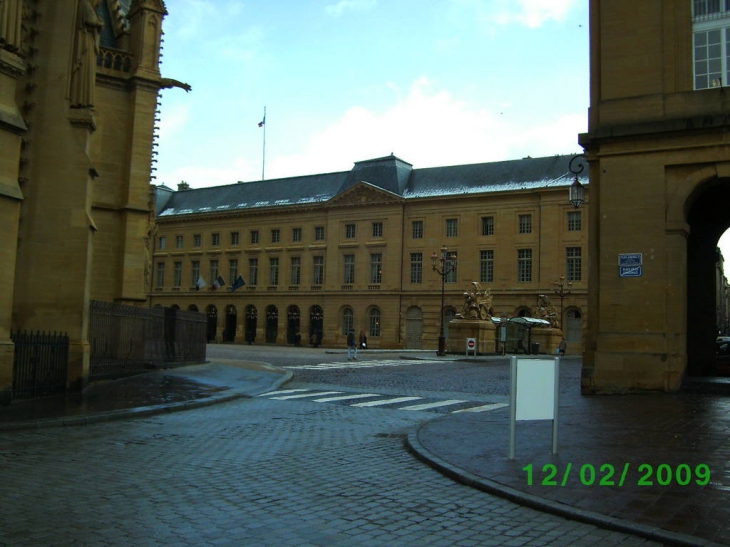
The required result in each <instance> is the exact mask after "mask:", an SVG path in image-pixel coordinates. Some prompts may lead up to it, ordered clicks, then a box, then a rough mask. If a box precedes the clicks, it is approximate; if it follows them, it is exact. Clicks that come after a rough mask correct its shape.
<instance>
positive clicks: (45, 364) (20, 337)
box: [10, 331, 68, 399]
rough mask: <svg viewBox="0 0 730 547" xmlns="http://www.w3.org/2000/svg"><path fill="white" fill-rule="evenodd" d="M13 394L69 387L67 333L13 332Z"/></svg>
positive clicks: (36, 393)
mask: <svg viewBox="0 0 730 547" xmlns="http://www.w3.org/2000/svg"><path fill="white" fill-rule="evenodd" d="M10 339H11V340H12V341H13V342H14V343H15V351H14V355H13V398H14V399H28V398H31V397H40V396H42V395H52V394H54V393H62V392H64V391H66V381H67V377H68V336H67V335H66V334H61V333H55V332H54V333H52V334H51V333H45V332H36V333H33V332H25V331H24V332H15V333H13V332H11V333H10Z"/></svg>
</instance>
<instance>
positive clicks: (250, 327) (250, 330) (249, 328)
mask: <svg viewBox="0 0 730 547" xmlns="http://www.w3.org/2000/svg"><path fill="white" fill-rule="evenodd" d="M257 320H258V311H257V310H256V306H254V305H253V304H249V305H248V306H246V326H245V331H246V333H245V338H246V343H247V344H249V345H250V344H253V343H254V342H255V341H256V322H257Z"/></svg>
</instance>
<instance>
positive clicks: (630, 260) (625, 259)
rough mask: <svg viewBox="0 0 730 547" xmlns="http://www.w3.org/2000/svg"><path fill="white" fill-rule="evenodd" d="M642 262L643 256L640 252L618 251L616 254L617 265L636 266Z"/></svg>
mask: <svg viewBox="0 0 730 547" xmlns="http://www.w3.org/2000/svg"><path fill="white" fill-rule="evenodd" d="M642 264H644V256H643V254H642V253H620V254H619V255H618V265H619V266H625V267H636V266H641V265H642Z"/></svg>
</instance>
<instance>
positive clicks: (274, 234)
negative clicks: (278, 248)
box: [271, 228, 281, 243]
mask: <svg viewBox="0 0 730 547" xmlns="http://www.w3.org/2000/svg"><path fill="white" fill-rule="evenodd" d="M280 241H281V230H279V228H274V229H273V230H271V243H279V242H280Z"/></svg>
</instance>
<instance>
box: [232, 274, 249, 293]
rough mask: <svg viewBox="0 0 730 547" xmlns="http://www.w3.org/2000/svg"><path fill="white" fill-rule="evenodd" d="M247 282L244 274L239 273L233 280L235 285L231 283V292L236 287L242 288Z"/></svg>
mask: <svg viewBox="0 0 730 547" xmlns="http://www.w3.org/2000/svg"><path fill="white" fill-rule="evenodd" d="M245 284H246V282H245V281H244V280H243V276H242V275H241V274H238V277H237V278H236V280H235V281H234V282H233V285H231V292H233V291H235V290H236V289H240V288H241V287H243V286H244V285H245Z"/></svg>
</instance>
